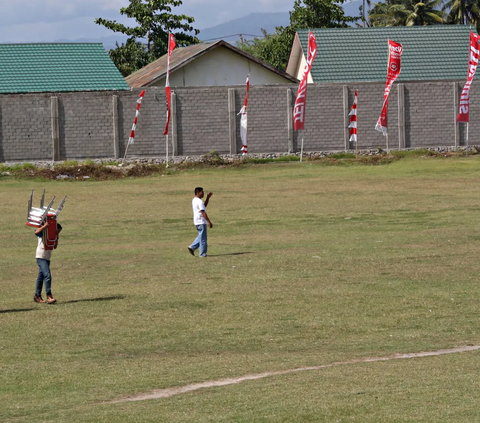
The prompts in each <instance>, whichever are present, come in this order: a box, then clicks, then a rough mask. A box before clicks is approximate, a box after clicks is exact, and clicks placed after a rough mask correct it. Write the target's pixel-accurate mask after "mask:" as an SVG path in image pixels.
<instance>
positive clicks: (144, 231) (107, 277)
mask: <svg viewBox="0 0 480 423" xmlns="http://www.w3.org/2000/svg"><path fill="white" fill-rule="evenodd" d="M479 183H480V159H479V158H478V157H468V158H465V157H463V158H461V157H453V158H444V159H441V158H411V159H404V160H401V161H398V162H395V163H392V164H389V165H383V166H351V167H342V166H324V165H321V164H319V163H316V162H303V163H288V162H285V163H278V164H275V163H270V164H262V165H246V166H243V167H238V168H212V169H203V170H190V171H183V172H173V173H172V174H170V175H164V176H157V177H149V178H141V179H135V178H132V179H127V180H117V181H107V182H95V181H85V182H69V181H39V180H36V181H32V180H26V179H20V180H12V179H5V178H4V179H3V180H2V179H0V214H1V216H2V221H3V222H2V232H1V233H0V245H1V255H0V289H1V291H0V292H1V293H2V295H1V299H0V322H1V325H0V421H2V422H172V423H175V422H333V423H337V422H342V423H345V422H378V423H380V422H456V423H458V422H480V411H479V408H478V400H479V398H480V390H479V385H480V382H479V380H478V374H479V372H480V353H479V352H478V351H477V352H475V351H473V352H463V353H457V354H449V355H445V356H437V357H425V358H415V359H405V360H393V361H384V362H371V363H350V364H344V365H338V366H332V367H328V368H325V369H319V370H312V371H302V372H297V373H289V374H285V375H277V376H271V377H266V378H263V379H259V380H255V381H246V382H243V383H240V384H236V385H229V386H224V387H214V388H208V389H202V390H197V391H194V392H190V393H185V394H181V395H176V396H172V397H170V398H163V399H153V400H147V401H139V402H121V403H116V404H111V403H107V402H109V401H112V400H115V399H121V398H125V397H128V396H132V395H135V394H139V393H148V392H150V391H152V390H155V389H163V388H172V387H179V386H183V385H188V384H192V383H200V382H205V381H212V380H217V379H224V378H236V377H241V376H244V375H248V374H255V373H263V372H276V371H281V370H287V369H295V368H300V367H304V366H321V365H328V364H331V363H336V362H343V361H352V360H358V359H362V358H368V357H383V356H384V357H388V356H391V355H392V354H396V353H414V352H420V351H435V350H439V349H444V348H452V347H458V346H464V345H478V344H480V333H479V330H480V327H479V307H478V302H479V296H480V284H479V281H478V278H479V277H478V268H479V264H478V262H479V260H478V258H479V256H480V242H479V241H480V225H479V209H480V201H479V200H480V198H479V194H480V192H479ZM198 185H200V186H203V187H204V188H205V190H206V191H207V192H208V191H213V193H214V195H213V197H212V198H211V200H210V205H209V207H208V213H209V217H210V218H211V220H212V222H213V224H214V227H213V229H211V230H209V255H210V257H208V258H206V259H200V258H199V257H195V258H194V257H191V256H190V255H189V253H188V251H187V249H186V247H187V246H188V245H189V244H190V242H191V241H192V240H193V239H194V237H195V236H196V233H195V232H196V231H195V228H194V226H193V223H192V217H191V214H192V212H191V199H192V197H193V189H194V187H195V186H198ZM44 188H45V189H46V190H47V197H48V196H52V195H56V196H57V198H58V199H60V198H61V197H63V195H67V201H66V205H65V209H64V210H63V212H62V214H61V216H60V219H59V221H60V222H61V223H62V226H63V232H62V234H61V238H60V245H59V248H58V249H57V250H56V251H55V252H54V255H53V258H52V266H51V267H52V273H53V293H54V295H55V297H56V298H57V299H58V304H56V305H53V306H47V305H43V304H35V303H33V301H32V297H33V293H34V286H35V279H36V273H37V269H38V268H37V265H36V263H35V258H34V257H35V256H34V253H35V247H36V239H35V237H34V235H33V230H32V229H31V228H28V227H27V226H25V219H26V213H27V210H26V209H27V200H28V197H29V195H30V192H31V190H32V189H35V192H36V200H35V201H36V203H38V202H39V198H40V193H41V191H42V190H43V189H44Z"/></svg>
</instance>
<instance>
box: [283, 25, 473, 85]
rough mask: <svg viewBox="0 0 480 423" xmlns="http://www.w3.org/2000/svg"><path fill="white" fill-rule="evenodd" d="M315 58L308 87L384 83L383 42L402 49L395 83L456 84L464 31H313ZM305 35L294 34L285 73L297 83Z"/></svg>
mask: <svg viewBox="0 0 480 423" xmlns="http://www.w3.org/2000/svg"><path fill="white" fill-rule="evenodd" d="M311 31H312V33H313V34H314V35H315V36H316V38H317V56H316V58H315V60H314V62H313V65H312V70H311V73H310V76H309V79H308V82H310V83H312V82H315V83H350V82H383V83H384V82H385V78H386V76H387V60H388V40H389V39H391V40H393V41H396V42H399V43H401V44H402V46H403V54H402V71H401V73H400V76H399V77H398V79H397V81H398V82H407V81H408V82H411V81H459V80H465V79H466V77H467V70H468V69H467V63H468V48H469V31H470V28H469V27H468V26H466V25H430V26H413V27H382V28H322V29H313V30H311ZM308 33H309V30H308V29H303V30H299V31H298V32H297V33H296V35H295V39H294V42H293V46H292V51H291V54H290V59H289V62H288V66H287V69H286V72H287V73H288V74H289V75H291V76H293V77H295V78H297V79H301V78H302V73H303V69H304V67H305V63H306V52H307V49H308Z"/></svg>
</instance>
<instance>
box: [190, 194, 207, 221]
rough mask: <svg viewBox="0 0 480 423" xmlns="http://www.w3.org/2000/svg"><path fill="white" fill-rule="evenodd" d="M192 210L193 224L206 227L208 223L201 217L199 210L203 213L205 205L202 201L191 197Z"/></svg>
mask: <svg viewBox="0 0 480 423" xmlns="http://www.w3.org/2000/svg"><path fill="white" fill-rule="evenodd" d="M192 208H193V224H194V225H206V224H207V223H208V222H207V220H206V219H205V218H204V217H203V214H202V213H200V211H201V210H203V211H205V204H204V203H203V201H202V199H201V198H198V197H193V200H192Z"/></svg>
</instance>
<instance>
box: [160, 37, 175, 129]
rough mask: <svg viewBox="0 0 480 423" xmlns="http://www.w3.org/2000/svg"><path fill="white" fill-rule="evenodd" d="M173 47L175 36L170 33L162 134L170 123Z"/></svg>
mask: <svg viewBox="0 0 480 423" xmlns="http://www.w3.org/2000/svg"><path fill="white" fill-rule="evenodd" d="M175 47H176V43H175V37H174V36H173V34H172V33H170V35H169V37H168V59H167V79H166V80H165V92H166V94H167V124H166V125H165V131H164V132H163V135H168V125H169V123H170V56H171V55H172V51H173V49H174V48H175Z"/></svg>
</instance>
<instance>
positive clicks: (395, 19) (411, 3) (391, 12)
mask: <svg viewBox="0 0 480 423" xmlns="http://www.w3.org/2000/svg"><path fill="white" fill-rule="evenodd" d="M443 1H444V0H424V1H421V2H417V1H416V0H387V1H386V2H385V3H376V4H375V6H374V7H373V8H372V9H371V10H370V14H369V20H370V24H371V25H372V26H414V25H437V24H443V23H445V17H446V15H445V12H443V11H442V10H438V9H437V8H438V7H440V5H441V4H442V2H443Z"/></svg>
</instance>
